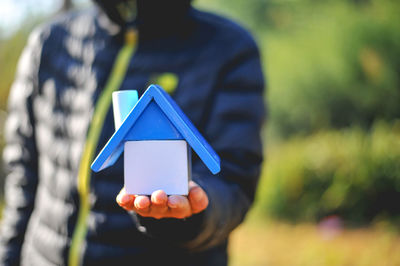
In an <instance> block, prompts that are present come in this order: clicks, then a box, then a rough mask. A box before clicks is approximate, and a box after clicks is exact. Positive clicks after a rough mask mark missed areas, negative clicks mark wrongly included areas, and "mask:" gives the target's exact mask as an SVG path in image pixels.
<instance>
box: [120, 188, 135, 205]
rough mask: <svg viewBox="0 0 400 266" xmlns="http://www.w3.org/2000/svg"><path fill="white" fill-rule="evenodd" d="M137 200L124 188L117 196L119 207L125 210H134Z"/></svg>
mask: <svg viewBox="0 0 400 266" xmlns="http://www.w3.org/2000/svg"><path fill="white" fill-rule="evenodd" d="M134 200H135V197H134V196H133V195H128V194H126V192H125V189H124V188H122V189H121V191H120V192H119V194H118V195H117V198H116V201H117V203H118V205H119V206H121V207H122V208H124V209H129V210H132V209H133V207H134V206H133V202H134Z"/></svg>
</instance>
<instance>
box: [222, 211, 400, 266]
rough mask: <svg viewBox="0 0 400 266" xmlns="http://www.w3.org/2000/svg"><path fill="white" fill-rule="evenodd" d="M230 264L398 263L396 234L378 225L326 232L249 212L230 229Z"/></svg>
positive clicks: (353, 265)
mask: <svg viewBox="0 0 400 266" xmlns="http://www.w3.org/2000/svg"><path fill="white" fill-rule="evenodd" d="M229 252H230V265H231V266H239V265H240V266H261V265H272V266H279V265H284V266H287V265H289V266H291V265H293V266H296V265H307V266H309V265H310V266H313V265H318V266H319V265H321V266H325V265H327V266H331V265H349V266H359V265H360V266H361V265H362V266H367V265H374V266H386V265H387V266H395V265H400V235H399V234H398V233H396V232H394V231H390V230H388V229H387V228H382V227H380V226H373V227H369V228H359V229H343V230H342V231H341V232H339V233H338V234H337V235H336V236H327V235H326V234H325V233H324V232H323V231H321V229H319V227H318V226H317V225H315V224H295V225H291V224H287V223H282V222H276V221H275V222H274V221H265V220H263V219H260V218H257V217H256V216H255V215H250V217H249V219H247V220H246V222H245V223H244V224H242V225H241V226H240V227H239V228H238V229H236V230H235V231H234V232H233V235H232V238H231V242H230V246H229Z"/></svg>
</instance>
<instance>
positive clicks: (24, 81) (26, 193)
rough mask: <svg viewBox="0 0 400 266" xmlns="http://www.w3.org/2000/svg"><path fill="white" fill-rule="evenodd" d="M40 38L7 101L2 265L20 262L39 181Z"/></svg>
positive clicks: (32, 43)
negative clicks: (35, 107) (35, 99)
mask: <svg viewBox="0 0 400 266" xmlns="http://www.w3.org/2000/svg"><path fill="white" fill-rule="evenodd" d="M37 40H38V34H37V33H33V34H32V35H31V36H30V38H29V41H28V45H27V46H26V48H25V50H24V51H23V53H22V55H21V58H20V61H19V64H18V69H17V75H16V79H15V81H14V83H13V85H12V87H11V91H10V96H9V101H8V112H9V113H8V118H7V121H6V125H5V137H6V146H5V149H4V151H3V158H4V162H5V167H6V170H7V172H9V174H8V175H7V177H6V180H5V191H4V193H5V207H4V210H3V218H2V221H1V229H0V265H19V261H20V252H21V246H22V243H23V240H24V234H25V230H26V227H27V224H28V221H29V218H30V216H31V213H32V209H33V205H34V198H35V192H36V187H37V183H38V176H37V152H36V145H35V130H34V125H33V114H32V95H33V92H34V91H35V88H36V84H37V70H38V66H37V62H38V57H39V51H40V50H39V47H38V45H37V44H38V42H37Z"/></svg>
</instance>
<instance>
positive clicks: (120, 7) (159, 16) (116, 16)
mask: <svg viewBox="0 0 400 266" xmlns="http://www.w3.org/2000/svg"><path fill="white" fill-rule="evenodd" d="M94 2H95V3H96V4H97V5H98V6H99V7H100V9H101V11H102V13H104V14H105V15H106V16H107V17H108V18H109V19H110V20H111V21H112V22H113V23H114V24H117V25H118V26H119V27H120V28H121V29H122V30H124V29H126V28H127V27H135V28H138V29H139V31H140V32H142V33H143V32H147V33H148V32H152V33H156V32H158V33H165V32H169V31H171V30H172V29H177V28H182V25H185V23H184V22H185V19H186V18H187V15H188V11H189V9H190V7H191V0H94Z"/></svg>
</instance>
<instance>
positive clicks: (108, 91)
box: [68, 29, 137, 266]
mask: <svg viewBox="0 0 400 266" xmlns="http://www.w3.org/2000/svg"><path fill="white" fill-rule="evenodd" d="M136 44H137V32H136V31H135V30H134V29H129V30H127V32H126V34H125V44H124V46H123V47H122V48H121V50H120V51H119V52H118V55H117V57H116V60H115V62H114V65H113V68H112V70H111V74H110V76H109V78H108V80H107V83H106V85H105V87H104V90H103V92H102V93H101V95H100V97H99V99H98V101H97V103H96V107H95V109H94V113H93V117H92V123H91V124H90V126H89V131H88V135H87V137H86V142H85V146H84V150H83V153H82V157H81V161H80V165H79V172H78V184H77V186H78V194H79V200H80V204H79V213H78V219H77V223H76V226H75V230H74V232H73V234H72V239H71V246H70V250H69V255H68V265H69V266H79V265H81V263H82V262H81V260H82V255H83V254H82V247H83V244H84V242H85V238H86V234H87V220H88V217H89V213H90V176H91V169H90V165H91V163H92V161H93V159H94V155H95V154H94V153H95V151H96V147H97V143H98V141H99V137H100V133H101V130H102V128H103V125H104V120H105V117H106V115H107V112H108V110H109V108H110V105H111V99H112V93H113V92H114V91H116V90H118V89H119V88H120V87H121V84H122V82H123V80H124V78H125V75H126V71H127V69H128V66H129V62H130V61H131V58H132V56H133V52H134V50H135V47H136Z"/></svg>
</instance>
